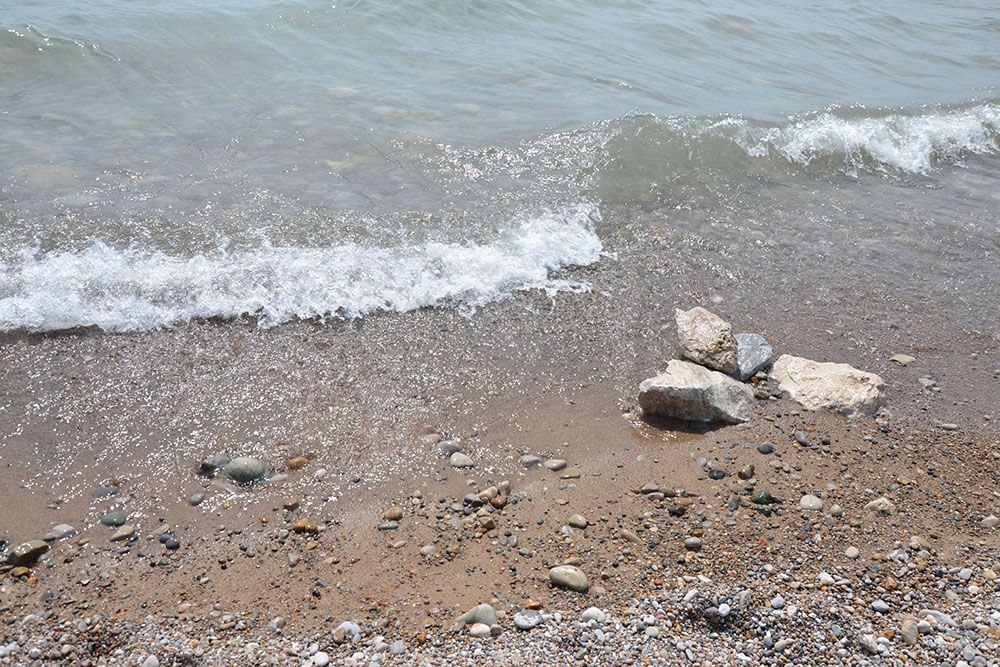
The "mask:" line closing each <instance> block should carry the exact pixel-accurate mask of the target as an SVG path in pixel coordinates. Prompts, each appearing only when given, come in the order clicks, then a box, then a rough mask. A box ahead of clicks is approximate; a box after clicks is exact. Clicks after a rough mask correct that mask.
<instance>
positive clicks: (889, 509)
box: [865, 496, 896, 516]
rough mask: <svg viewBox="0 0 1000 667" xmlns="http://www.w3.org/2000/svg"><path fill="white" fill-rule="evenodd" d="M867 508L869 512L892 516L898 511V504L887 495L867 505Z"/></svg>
mask: <svg viewBox="0 0 1000 667" xmlns="http://www.w3.org/2000/svg"><path fill="white" fill-rule="evenodd" d="M865 509H866V510H868V511H869V512H874V513H875V514H877V515H878V516H892V515H893V514H895V513H896V504H895V503H893V502H892V501H891V500H889V499H888V498H886V497H885V496H882V497H881V498H876V499H875V500H873V501H871V502H870V503H868V504H867V505H865Z"/></svg>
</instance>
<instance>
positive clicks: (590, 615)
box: [580, 607, 607, 623]
mask: <svg viewBox="0 0 1000 667" xmlns="http://www.w3.org/2000/svg"><path fill="white" fill-rule="evenodd" d="M606 618H607V615H606V614H605V613H604V612H603V611H601V610H600V609H598V608H597V607H587V608H586V609H584V610H583V613H582V614H580V620H581V621H583V622H587V621H597V622H598V623H603V622H604V621H605V619H606Z"/></svg>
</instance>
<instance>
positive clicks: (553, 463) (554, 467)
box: [542, 459, 566, 472]
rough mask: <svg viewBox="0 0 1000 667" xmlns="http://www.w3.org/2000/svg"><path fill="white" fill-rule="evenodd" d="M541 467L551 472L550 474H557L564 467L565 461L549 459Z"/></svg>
mask: <svg viewBox="0 0 1000 667" xmlns="http://www.w3.org/2000/svg"><path fill="white" fill-rule="evenodd" d="M542 465H544V466H545V468H546V469H548V470H551V471H552V472H558V471H560V470H562V469H563V468H565V467H566V461H565V459H549V460H548V461H546V462H545V463H543V464H542Z"/></svg>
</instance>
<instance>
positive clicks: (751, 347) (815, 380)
mask: <svg viewBox="0 0 1000 667" xmlns="http://www.w3.org/2000/svg"><path fill="white" fill-rule="evenodd" d="M675 316H676V321H677V337H678V341H679V343H680V347H681V351H682V354H683V356H684V357H685V358H686V359H688V360H690V361H685V360H682V359H672V360H670V361H669V362H668V363H667V368H666V370H665V371H664V372H663V373H661V374H660V375H657V376H655V377H652V378H649V379H647V380H644V381H643V382H642V383H641V384H640V385H639V405H640V407H641V408H642V410H643V412H644V413H645V414H647V415H652V416H659V417H667V418H671V419H679V420H683V421H693V422H706V423H713V422H719V423H728V424H738V423H742V422H747V421H750V419H751V418H752V416H753V410H754V405H755V403H756V398H757V396H758V394H756V393H755V392H754V390H753V389H752V388H751V387H752V385H753V384H758V383H759V382H762V381H764V380H767V379H769V378H772V379H774V380H775V381H776V382H777V383H778V389H779V391H780V392H782V393H783V394H784V395H787V396H789V397H790V398H792V399H793V400H795V401H797V402H798V403H800V404H801V405H802V406H803V407H805V408H806V409H807V410H820V409H826V410H832V411H836V412H840V413H843V414H846V415H849V416H853V415H856V414H862V413H863V414H870V413H871V412H872V411H874V410H875V409H877V408H878V406H879V404H880V403H881V400H882V392H883V390H884V386H885V385H884V383H883V381H882V378H881V377H879V376H878V375H875V374H874V373H866V372H864V371H860V370H858V369H856V368H854V367H852V366H849V365H847V364H840V363H822V362H817V361H812V360H809V359H805V358H802V357H795V356H792V355H788V354H783V355H781V356H780V357H778V359H777V360H776V361H773V357H774V351H773V348H772V347H771V344H770V343H769V342H768V341H767V340H766V339H765V338H764V337H763V336H761V335H759V334H756V333H741V334H736V335H733V333H732V326H731V325H730V324H729V323H728V322H726V321H725V320H723V319H722V318H721V317H719V316H718V315H716V314H714V313H712V312H709V311H708V310H706V309H704V308H702V307H700V306H699V307H695V308H692V309H690V310H680V309H677V310H676V312H675ZM772 361H773V365H772ZM748 382H749V383H751V384H747V383H748ZM763 397H765V398H766V397H768V396H767V394H764V396H763Z"/></svg>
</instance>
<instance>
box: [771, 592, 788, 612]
mask: <svg viewBox="0 0 1000 667" xmlns="http://www.w3.org/2000/svg"><path fill="white" fill-rule="evenodd" d="M784 606H785V598H783V597H781V595H775V596H774V597H773V598H772V599H771V609H781V608H782V607H784Z"/></svg>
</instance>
